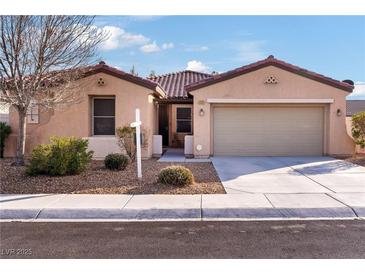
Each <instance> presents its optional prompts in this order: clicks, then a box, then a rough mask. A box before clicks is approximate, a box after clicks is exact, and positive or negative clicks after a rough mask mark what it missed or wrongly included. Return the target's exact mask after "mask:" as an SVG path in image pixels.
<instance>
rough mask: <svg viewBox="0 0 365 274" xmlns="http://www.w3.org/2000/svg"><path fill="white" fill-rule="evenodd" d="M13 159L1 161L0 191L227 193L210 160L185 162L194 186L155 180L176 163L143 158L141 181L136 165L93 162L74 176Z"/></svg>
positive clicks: (17, 192) (21, 192) (8, 192)
mask: <svg viewBox="0 0 365 274" xmlns="http://www.w3.org/2000/svg"><path fill="white" fill-rule="evenodd" d="M12 162H13V161H12V160H11V159H1V160H0V181H1V184H0V193H3V194H4V193H6V194H34V193H84V194H118V193H119V194H121V193H124V194H213V193H225V191H224V188H223V186H222V184H221V183H220V180H219V177H218V175H217V173H216V171H215V169H214V167H213V165H212V164H211V163H183V164H181V165H183V166H185V167H187V168H189V169H190V170H191V171H192V172H193V174H194V178H195V182H194V183H193V184H192V185H188V186H185V187H176V186H168V185H163V184H159V183H157V182H156V179H157V175H158V173H159V171H160V169H162V168H164V167H167V166H170V165H174V164H175V165H176V163H159V162H157V160H156V159H151V160H144V161H142V172H143V179H142V180H138V179H137V176H136V167H135V164H130V165H129V166H128V167H127V168H126V169H125V170H123V171H110V170H108V169H106V168H105V167H104V162H103V161H93V162H92V164H91V165H90V167H89V168H88V169H87V170H86V171H85V172H83V173H81V174H79V175H73V176H62V177H61V176H55V177H51V176H45V175H40V176H35V177H30V176H27V175H26V174H25V167H15V166H11V163H12Z"/></svg>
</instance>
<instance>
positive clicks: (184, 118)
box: [176, 107, 191, 133]
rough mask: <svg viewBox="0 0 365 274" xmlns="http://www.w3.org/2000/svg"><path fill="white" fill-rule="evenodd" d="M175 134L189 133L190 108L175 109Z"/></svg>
mask: <svg viewBox="0 0 365 274" xmlns="http://www.w3.org/2000/svg"><path fill="white" fill-rule="evenodd" d="M176 132H178V133H191V108H190V107H178V108H176Z"/></svg>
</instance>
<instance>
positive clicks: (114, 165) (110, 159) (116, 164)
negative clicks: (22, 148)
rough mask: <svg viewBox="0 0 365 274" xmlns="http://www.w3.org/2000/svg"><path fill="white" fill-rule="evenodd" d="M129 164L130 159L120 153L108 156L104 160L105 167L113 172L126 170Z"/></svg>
mask: <svg viewBox="0 0 365 274" xmlns="http://www.w3.org/2000/svg"><path fill="white" fill-rule="evenodd" d="M128 162H129V161H128V157H127V156H125V155H123V154H120V153H111V154H108V155H107V156H106V157H105V159H104V164H105V167H106V168H108V169H111V170H124V169H125V168H126V167H127V165H128Z"/></svg>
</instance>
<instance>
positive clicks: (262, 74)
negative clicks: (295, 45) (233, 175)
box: [191, 66, 354, 158]
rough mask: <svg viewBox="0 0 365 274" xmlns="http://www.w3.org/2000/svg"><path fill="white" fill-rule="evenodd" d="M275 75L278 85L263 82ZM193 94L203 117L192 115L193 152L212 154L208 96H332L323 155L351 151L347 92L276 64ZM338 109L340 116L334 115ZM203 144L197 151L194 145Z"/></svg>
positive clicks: (252, 97) (328, 107) (196, 105)
mask: <svg viewBox="0 0 365 274" xmlns="http://www.w3.org/2000/svg"><path fill="white" fill-rule="evenodd" d="M271 75H274V76H275V77H276V78H277V79H278V82H279V83H278V84H271V85H269V84H264V81H265V80H266V78H267V77H268V76H271ZM191 94H192V95H193V96H194V113H196V114H197V113H199V110H200V109H201V108H202V109H203V110H204V112H205V114H204V116H199V115H194V155H195V157H203V158H204V157H208V156H210V155H211V154H212V142H213V140H212V139H213V138H212V136H211V132H212V130H211V129H212V119H213V117H212V116H213V115H212V114H213V111H212V109H213V107H214V104H209V103H207V99H208V98H220V99H222V98H224V99H334V103H331V104H326V105H325V106H324V107H325V133H324V136H325V140H324V144H325V152H324V153H325V154H329V155H336V154H338V155H342V154H351V153H352V151H353V147H354V144H353V141H352V139H351V138H350V137H349V136H348V134H347V131H346V121H345V120H346V117H345V113H346V96H347V95H349V93H348V92H346V91H343V90H341V89H337V88H334V87H332V86H329V85H326V84H322V83H320V82H318V81H314V80H310V79H308V78H305V77H302V76H299V75H297V74H294V73H291V72H288V71H285V70H282V69H280V68H277V67H273V66H268V67H264V68H262V69H259V70H256V71H253V72H250V73H247V74H243V75H240V76H237V77H235V78H232V79H229V80H226V81H222V82H219V83H216V84H213V85H210V86H206V87H202V88H200V89H197V90H194V91H192V92H191ZM337 109H340V110H341V111H342V116H337V113H336V112H337ZM197 145H202V150H201V151H197V150H196V146H197Z"/></svg>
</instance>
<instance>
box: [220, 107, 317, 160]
mask: <svg viewBox="0 0 365 274" xmlns="http://www.w3.org/2000/svg"><path fill="white" fill-rule="evenodd" d="M213 119H214V122H213V144H214V154H215V155H245V156H292V155H322V154H323V108H319V107H310V108H309V107H308V108H307V107H306V108H304V107H301V108H295V107H286V108H275V107H257V108H254V107H230V108H228V107H227V108H226V107H216V108H214V118H213Z"/></svg>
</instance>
